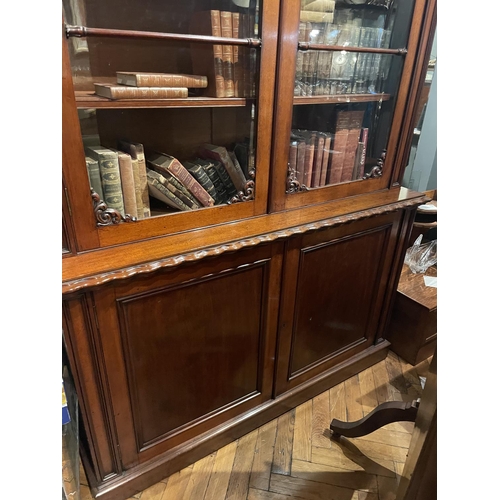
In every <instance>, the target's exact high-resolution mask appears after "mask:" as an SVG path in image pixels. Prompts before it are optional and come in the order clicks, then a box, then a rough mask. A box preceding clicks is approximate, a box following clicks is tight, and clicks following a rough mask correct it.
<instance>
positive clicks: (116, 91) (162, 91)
mask: <svg viewBox="0 0 500 500" xmlns="http://www.w3.org/2000/svg"><path fill="white" fill-rule="evenodd" d="M94 90H95V94H96V95H98V96H100V97H106V98H108V99H183V98H186V97H187V96H188V89H187V88H186V87H184V88H179V87H175V88H174V87H127V86H126V85H112V84H107V83H94Z"/></svg>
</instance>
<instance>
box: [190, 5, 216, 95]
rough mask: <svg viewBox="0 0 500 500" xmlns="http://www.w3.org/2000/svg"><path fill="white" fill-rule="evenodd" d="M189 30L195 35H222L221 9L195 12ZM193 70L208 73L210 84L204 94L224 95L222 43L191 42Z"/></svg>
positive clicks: (197, 72) (200, 73) (201, 73)
mask: <svg viewBox="0 0 500 500" xmlns="http://www.w3.org/2000/svg"><path fill="white" fill-rule="evenodd" d="M189 30H190V32H191V33H192V34H194V35H209V36H218V37H220V36H222V34H221V23H220V11H218V10H204V11H198V12H194V13H193V15H192V17H191V21H190V27H189ZM191 59H192V61H193V72H194V73H196V74H199V75H207V78H208V85H207V87H206V88H205V89H204V91H203V94H204V95H206V96H209V97H224V96H225V90H224V72H223V65H222V45H219V44H214V45H210V44H204V43H203V44H202V43H193V44H191Z"/></svg>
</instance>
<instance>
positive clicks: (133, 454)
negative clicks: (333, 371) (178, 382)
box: [92, 243, 283, 470]
mask: <svg viewBox="0 0 500 500" xmlns="http://www.w3.org/2000/svg"><path fill="white" fill-rule="evenodd" d="M282 252H283V244H282V243H273V244H271V245H263V246H262V247H260V248H258V249H253V250H252V251H243V252H239V253H238V254H233V255H225V256H222V257H219V258H217V259H216V260H214V259H206V261H201V262H199V263H197V264H189V265H183V266H179V267H178V268H175V269H171V270H168V271H166V272H159V273H153V275H151V276H146V277H140V278H135V279H133V280H129V282H126V283H121V284H118V285H116V286H114V287H113V286H103V287H101V288H100V289H98V290H97V291H96V292H95V293H93V298H92V300H93V302H94V308H95V314H96V318H97V323H98V325H99V326H98V330H99V331H98V334H97V335H98V337H99V339H100V344H101V346H102V357H103V360H104V365H105V366H104V370H105V372H106V380H107V387H109V394H110V408H112V417H110V418H111V422H112V423H111V424H110V425H111V426H112V427H113V428H115V429H116V435H117V443H118V444H119V448H120V457H121V464H120V465H121V467H123V469H124V470H127V469H129V468H132V467H134V466H135V465H137V464H141V463H144V462H147V461H148V460H153V459H155V458H156V457H158V456H159V455H161V454H163V453H167V452H169V451H171V450H172V449H174V448H175V449H177V447H179V446H182V445H183V443H185V442H186V441H189V440H191V439H193V438H196V437H197V436H199V435H200V434H204V433H205V434H206V433H210V432H211V431H212V429H214V428H215V427H216V426H218V425H221V424H223V423H224V422H226V421H228V420H230V419H232V418H234V417H237V416H238V415H241V414H243V413H245V412H248V411H249V410H252V409H253V408H255V407H257V406H259V405H261V404H262V403H264V402H266V401H269V400H270V399H271V397H272V388H273V376H274V358H275V346H276V331H277V321H278V307H279V298H278V297H279V296H280V286H281V261H282ZM257 268H262V271H263V279H262V283H261V289H262V296H261V306H260V316H259V319H258V321H259V322H260V330H259V337H258V343H259V355H258V365H257V377H258V379H257V380H258V382H257V384H258V387H259V390H258V391H257V392H252V393H251V394H249V395H247V396H245V397H244V398H242V399H237V400H235V401H232V402H230V403H228V404H225V405H224V406H222V407H221V408H218V409H216V410H214V411H210V412H209V413H207V414H203V415H202V416H201V417H199V418H196V419H195V420H193V421H189V422H187V423H186V424H183V425H181V426H180V427H178V428H175V429H173V430H172V431H168V432H166V433H165V434H164V435H163V436H160V437H159V438H158V439H155V440H154V441H153V442H151V443H146V445H145V446H142V447H141V443H139V440H138V427H137V425H136V424H135V423H134V422H137V411H136V410H137V406H136V401H134V391H135V389H134V387H133V386H132V385H131V384H133V377H132V376H131V373H132V372H131V364H130V355H129V354H130V351H129V350H128V349H129V348H128V347H127V342H128V341H127V334H126V322H124V316H123V307H122V305H123V303H124V302H125V301H128V300H134V299H135V298H138V297H139V298H140V297H141V295H145V294H146V295H150V294H154V293H156V292H158V291H168V290H175V289H178V288H184V290H186V292H185V293H189V286H190V285H193V284H194V285H197V284H199V283H205V282H207V281H208V282H209V280H213V279H218V278H220V277H222V278H224V277H225V276H231V275H236V276H237V275H238V273H239V272H245V271H247V270H252V269H257ZM241 321H245V315H244V311H242V317H241ZM151 383H152V384H154V381H151ZM134 405H135V410H134ZM134 411H135V413H134Z"/></svg>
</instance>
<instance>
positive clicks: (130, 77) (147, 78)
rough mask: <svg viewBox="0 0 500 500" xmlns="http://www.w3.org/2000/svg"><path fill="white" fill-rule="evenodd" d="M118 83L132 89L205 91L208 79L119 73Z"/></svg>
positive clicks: (189, 76) (157, 74) (200, 76)
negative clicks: (185, 88)
mask: <svg viewBox="0 0 500 500" xmlns="http://www.w3.org/2000/svg"><path fill="white" fill-rule="evenodd" d="M116 83H118V84H120V85H127V86H131V87H187V88H190V89H191V88H192V89H204V88H206V87H207V86H208V79H207V77H206V76H202V75H187V74H183V73H147V72H133V71H117V72H116Z"/></svg>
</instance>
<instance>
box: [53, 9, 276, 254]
mask: <svg viewBox="0 0 500 500" xmlns="http://www.w3.org/2000/svg"><path fill="white" fill-rule="evenodd" d="M63 13H64V30H63V105H64V127H63V135H64V137H63V149H64V150H65V152H66V154H65V155H64V158H65V161H64V165H63V168H64V172H65V178H66V179H67V181H68V195H69V199H70V202H71V205H72V207H71V208H72V214H73V218H74V220H75V222H74V224H75V227H76V234H77V237H78V247H79V248H78V250H80V251H82V250H87V249H92V248H96V247H105V246H110V245H115V244H120V243H126V242H129V241H135V240H141V239H146V238H150V237H155V236H161V235H165V234H170V233H177V232H180V231H185V230H190V229H193V228H199V227H206V226H210V225H213V224H220V223H224V222H230V221H233V220H240V219H244V218H246V217H251V216H255V215H261V214H264V213H266V210H267V195H268V177H269V163H270V149H271V135H272V126H271V123H272V110H273V99H274V82H275V73H276V50H277V36H276V27H277V25H278V21H279V2H277V1H275V0H249V1H246V2H240V1H232V0H184V1H182V2H179V1H176V0H147V1H146V2H144V1H142V0H119V1H118V0H107V1H106V2H100V1H95V0H76V1H73V0H63ZM224 38H228V39H229V40H228V44H221V43H220V42H221V39H224ZM217 42H218V43H217ZM166 75H167V76H166Z"/></svg>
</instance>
